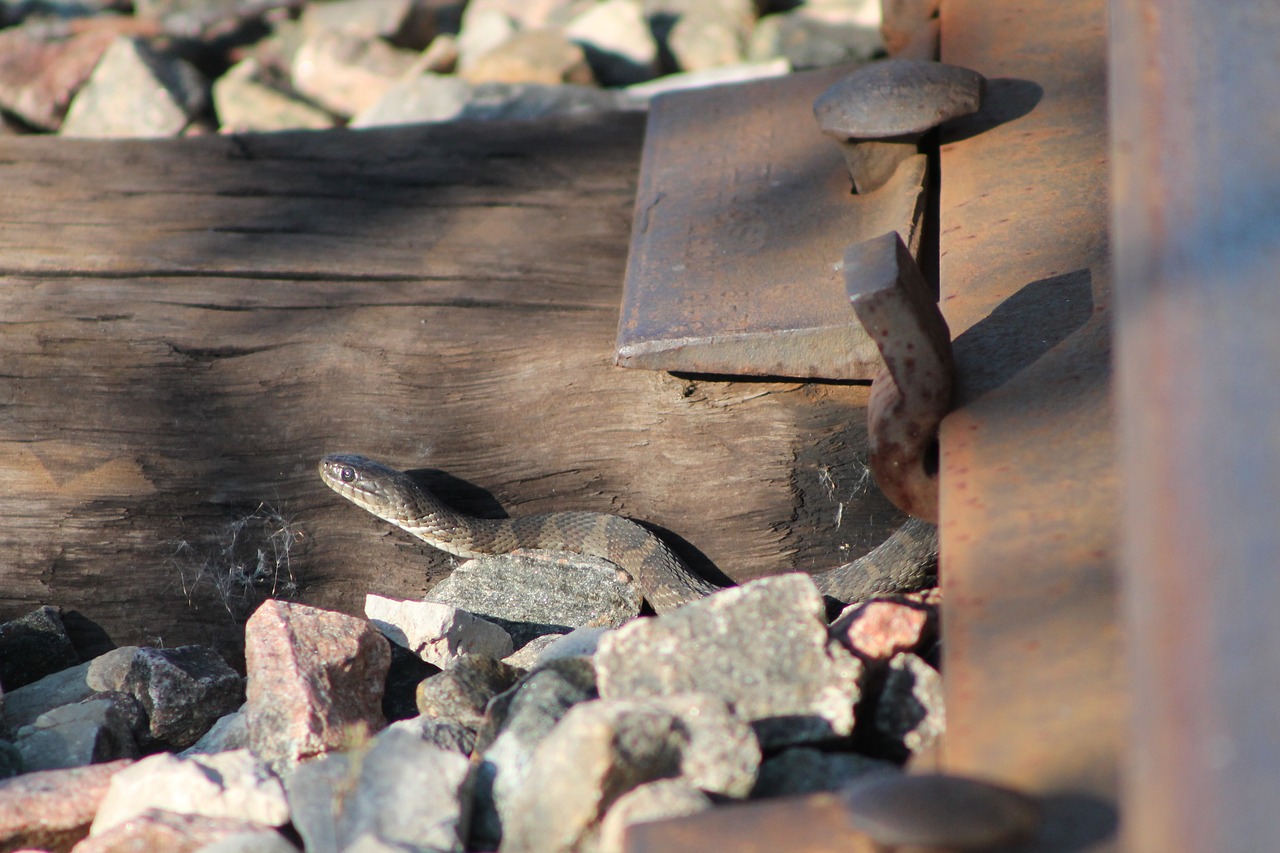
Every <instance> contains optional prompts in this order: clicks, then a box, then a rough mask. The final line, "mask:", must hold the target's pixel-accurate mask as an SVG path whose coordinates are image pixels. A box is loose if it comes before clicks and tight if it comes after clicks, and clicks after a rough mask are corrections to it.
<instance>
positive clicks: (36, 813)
mask: <svg viewBox="0 0 1280 853" xmlns="http://www.w3.org/2000/svg"><path fill="white" fill-rule="evenodd" d="M132 763H133V762H131V761H129V760H128V759H122V760H120V761H112V762H109V763H107V764H94V765H91V766H89V767H76V768H72V769H69V770H45V771H42V772H38V773H27V774H24V775H22V776H15V777H14V778H12V779H6V780H5V781H3V782H0V850H17V849H20V848H23V847H29V848H37V849H42V850H54V851H63V850H70V849H71V847H72V845H74V844H75V843H76V842H77V841H79V840H80V839H82V838H84V837H85V836H86V835H88V834H89V825H90V824H91V823H92V822H93V816H94V814H95V813H96V812H97V811H98V804H99V803H101V802H102V798H103V797H105V796H106V794H107V787H108V786H109V785H110V784H111V777H112V776H114V775H115V774H116V773H117V772H119V771H121V770H123V769H124V768H125V767H128V766H129V765H130V764H132Z"/></svg>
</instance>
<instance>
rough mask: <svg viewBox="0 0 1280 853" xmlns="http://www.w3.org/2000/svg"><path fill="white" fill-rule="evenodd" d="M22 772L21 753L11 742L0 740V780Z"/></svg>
mask: <svg viewBox="0 0 1280 853" xmlns="http://www.w3.org/2000/svg"><path fill="white" fill-rule="evenodd" d="M22 772H23V767H22V753H21V752H19V751H18V748H17V747H16V746H14V745H13V744H12V743H11V742H9V741H7V740H0V781H2V780H4V779H9V778H11V777H13V776H17V775H18V774H19V773H22Z"/></svg>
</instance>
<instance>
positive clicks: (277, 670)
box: [245, 600, 391, 774]
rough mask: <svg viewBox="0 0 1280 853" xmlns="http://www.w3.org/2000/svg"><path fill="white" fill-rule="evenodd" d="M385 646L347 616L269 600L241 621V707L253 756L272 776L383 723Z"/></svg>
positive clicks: (374, 633)
mask: <svg viewBox="0 0 1280 853" xmlns="http://www.w3.org/2000/svg"><path fill="white" fill-rule="evenodd" d="M390 663H391V648H390V644H389V643H388V642H387V639H386V638H385V637H383V636H382V635H381V634H379V633H378V631H377V629H376V628H374V627H373V626H372V625H370V624H369V623H368V622H366V621H365V620H364V619H358V618H356V617H354V616H348V615H346V614H344V613H334V612H332V611H328V610H321V609H320V608H317V607H309V606H307V605H305V604H294V603H291V602H285V601H276V600H268V601H265V602H263V603H262V605H261V606H260V607H258V609H257V610H256V611H255V612H254V614H253V615H252V616H251V617H249V621H248V622H247V623H246V624H245V666H246V669H247V670H248V676H249V677H248V688H247V690H246V703H245V712H246V714H247V715H248V723H249V741H250V744H251V746H252V749H253V751H254V753H255V754H256V755H258V756H259V757H261V758H263V759H264V760H266V761H267V762H268V763H269V764H271V766H272V767H273V768H274V769H275V770H276V771H277V772H279V773H281V774H283V773H286V772H288V769H289V768H290V767H291V766H292V765H293V764H295V763H296V762H298V761H303V760H306V759H309V758H313V757H315V756H317V755H320V754H323V753H325V752H328V751H330V750H333V749H341V748H344V747H346V746H348V745H350V744H351V743H353V742H354V743H358V742H361V741H362V740H364V739H367V738H368V737H369V736H371V735H372V733H374V732H377V731H380V730H381V729H383V728H385V727H386V718H385V717H384V716H383V713H382V694H383V690H384V687H385V685H386V680H387V670H388V668H389V666H390Z"/></svg>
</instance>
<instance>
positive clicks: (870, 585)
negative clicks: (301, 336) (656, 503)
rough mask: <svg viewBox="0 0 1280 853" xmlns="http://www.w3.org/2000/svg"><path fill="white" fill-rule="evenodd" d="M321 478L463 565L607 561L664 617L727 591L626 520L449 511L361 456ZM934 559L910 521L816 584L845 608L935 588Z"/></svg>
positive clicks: (329, 460) (333, 459) (930, 531)
mask: <svg viewBox="0 0 1280 853" xmlns="http://www.w3.org/2000/svg"><path fill="white" fill-rule="evenodd" d="M320 477H321V479H322V480H324V482H325V484H326V485H328V486H329V488H331V489H333V490H334V491H335V492H337V493H338V494H340V495H342V496H343V497H344V498H346V499H347V500H349V501H351V502H352V503H354V504H355V505H356V506H359V507H361V508H363V509H365V510H368V511H369V512H371V513H373V514H374V515H376V516H378V517H379V518H381V519H383V520H384V521H389V522H391V523H392V524H394V525H396V526H397V527H400V528H402V529H404V530H406V531H407V532H409V533H411V534H413V535H414V536H416V537H418V538H419V539H422V540H424V541H426V542H428V543H429V544H431V545H432V546H434V547H436V548H439V549H440V550H442V551H446V552H448V553H450V554H454V555H456V556H459V557H478V556H482V555H485V554H505V553H507V552H510V551H514V550H517V549H520V548H529V549H548V550H557V551H571V552H574V553H578V554H585V555H590V556H595V557H601V558H603V559H605V560H608V561H609V562H611V563H613V564H615V565H616V566H618V567H619V568H621V569H623V570H624V571H626V572H627V573H628V574H630V575H631V577H632V579H633V580H634V581H635V582H636V583H637V584H639V587H640V590H641V592H642V593H643V594H644V597H645V598H646V599H647V600H648V601H649V604H650V605H651V606H652V607H653V609H654V610H655V611H656V612H658V613H663V612H665V611H668V610H673V609H675V608H677V607H679V606H681V605H683V604H687V603H689V602H690V601H695V600H697V599H699V598H702V597H704V596H707V595H710V594H711V593H713V592H716V591H718V590H719V589H720V587H718V586H716V585H715V584H712V583H710V582H708V581H707V580H705V579H703V578H701V577H699V576H698V575H696V574H694V573H693V572H692V571H691V570H690V569H689V568H688V567H687V566H685V564H684V563H683V561H681V559H680V558H679V557H678V556H676V554H675V552H673V551H672V550H671V548H670V547H668V546H667V544H666V543H665V542H663V541H662V540H661V539H660V538H658V537H657V536H655V535H654V534H653V533H651V532H650V531H649V530H647V529H645V528H644V527H642V526H641V525H639V524H637V523H636V522H634V521H631V520H630V519H627V518H623V517H622V516H618V515H610V514H608V513H601V512H576V511H572V512H548V513H541V514H538V515H526V516H521V517H519V518H476V517H474V516H469V515H464V514H462V513H459V512H457V511H455V510H453V509H451V508H450V507H448V506H447V505H446V504H444V503H443V502H442V501H440V500H439V499H438V498H437V497H436V496H435V495H433V494H432V493H431V492H430V491H428V490H427V489H426V488H424V487H423V486H422V485H421V484H419V483H418V482H417V481H416V480H414V479H413V478H412V477H410V476H409V475H408V474H405V473H404V472H403V471H399V470H397V469H395V468H392V467H390V466H388V465H383V464H382V463H380V462H375V461H374V460H372V459H368V458H366V457H364V456H357V455H354V454H333V455H330V456H326V457H324V458H323V459H322V460H320ZM937 554H938V551H937V532H936V530H935V529H934V527H933V525H931V524H927V523H926V522H923V521H919V520H917V519H912V520H909V521H907V522H906V523H905V524H903V525H902V526H901V527H900V528H898V530H897V531H895V532H894V534H893V535H891V536H890V537H889V538H888V539H887V540H885V542H884V543H883V544H881V545H880V546H879V547H877V548H876V549H874V550H873V551H871V552H870V553H868V554H866V555H865V556H863V557H861V558H859V559H857V560H855V561H853V562H852V563H846V564H844V565H842V566H837V567H835V568H834V569H829V570H827V571H825V572H822V573H820V574H817V575H815V577H814V580H815V581H816V582H817V583H818V587H819V589H821V590H822V592H823V593H824V594H825V595H829V596H831V597H832V598H836V599H838V600H840V601H845V602H848V601H858V600H862V599H864V598H868V597H870V596H872V595H876V594H883V593H888V592H901V591H906V590H910V589H919V588H921V587H923V586H925V585H927V584H928V583H929V581H930V580H932V578H933V576H934V573H935V570H936V564H937Z"/></svg>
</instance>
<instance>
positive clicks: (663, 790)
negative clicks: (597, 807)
mask: <svg viewBox="0 0 1280 853" xmlns="http://www.w3.org/2000/svg"><path fill="white" fill-rule="evenodd" d="M711 805H712V803H711V798H710V797H708V796H707V795H706V794H704V793H702V791H699V790H698V789H697V788H695V787H694V786H693V785H691V784H690V783H689V782H688V781H686V780H684V779H659V780H658V781H656V782H646V783H645V784H643V785H640V786H639V787H636V788H632V789H631V790H630V791H628V792H627V793H625V794H623V795H622V796H621V797H619V798H618V800H617V802H615V803H614V804H613V805H612V806H611V807H610V808H609V811H608V812H607V813H606V814H605V816H604V820H603V821H601V823H600V842H599V848H598V850H599V853H623V850H624V841H625V838H624V836H625V834H626V831H627V829H628V828H629V827H631V826H634V825H635V824H637V823H648V822H649V821H654V820H667V819H669V818H673V817H687V816H688V815H694V814H698V813H700V812H705V811H707V810H708V809H710V808H711Z"/></svg>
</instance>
